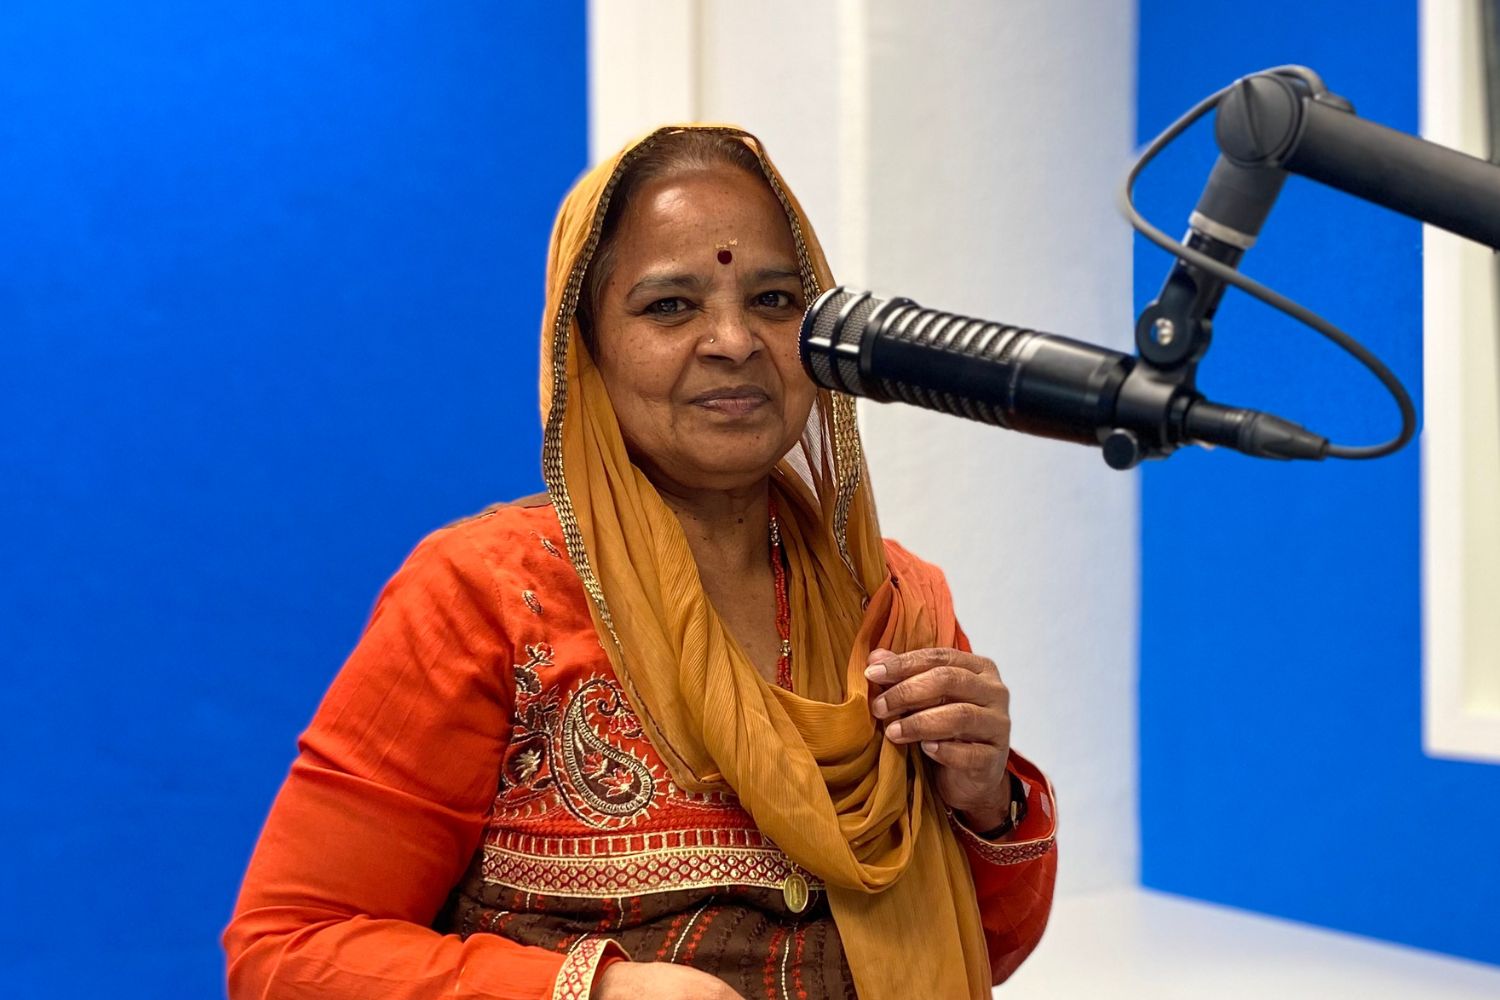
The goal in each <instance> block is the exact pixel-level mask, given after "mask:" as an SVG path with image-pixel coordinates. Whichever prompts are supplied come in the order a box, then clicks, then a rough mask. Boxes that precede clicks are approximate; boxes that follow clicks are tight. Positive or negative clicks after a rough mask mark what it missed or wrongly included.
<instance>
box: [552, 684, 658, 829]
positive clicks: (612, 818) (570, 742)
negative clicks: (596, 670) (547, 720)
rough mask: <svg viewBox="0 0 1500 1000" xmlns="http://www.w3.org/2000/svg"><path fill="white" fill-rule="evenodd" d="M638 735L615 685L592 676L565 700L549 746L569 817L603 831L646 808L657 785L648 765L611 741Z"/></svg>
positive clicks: (632, 715) (625, 820)
mask: <svg viewBox="0 0 1500 1000" xmlns="http://www.w3.org/2000/svg"><path fill="white" fill-rule="evenodd" d="M640 735H641V727H640V720H639V719H637V718H635V715H634V713H632V712H631V711H630V707H629V706H628V705H627V704H626V703H625V697H624V693H623V692H622V691H621V690H620V687H619V685H618V684H616V683H615V682H614V681H612V680H608V679H605V678H602V677H596V678H595V679H593V680H591V681H588V682H587V683H585V684H584V685H583V686H582V687H580V688H578V689H577V690H576V691H574V692H573V693H572V694H571V695H569V697H568V703H567V707H566V708H565V709H564V710H563V716H562V721H561V723H560V724H559V725H558V727H557V728H556V729H555V730H554V732H553V740H552V747H551V750H552V754H553V760H554V761H555V762H557V771H556V773H555V775H554V777H555V778H556V780H557V783H558V791H559V792H560V793H561V797H562V802H563V805H564V806H566V807H567V809H568V811H569V812H571V813H573V815H574V816H576V817H578V818H579V819H580V820H582V821H583V822H584V823H587V824H588V825H589V826H592V827H596V828H599V829H604V828H609V827H617V826H620V825H621V824H624V823H628V822H629V821H631V820H632V819H634V818H635V817H636V816H638V815H640V814H641V813H643V812H645V811H646V810H647V809H648V808H649V807H650V805H651V802H652V800H653V799H654V798H655V796H656V791H657V784H658V783H657V779H656V777H655V776H654V775H653V774H652V773H651V765H650V764H648V763H647V762H646V761H645V760H644V759H642V757H640V756H637V755H636V754H635V753H633V752H632V751H630V750H629V749H627V748H625V747H622V746H620V745H618V744H617V743H616V742H614V741H613V740H611V739H610V738H609V737H614V739H615V740H622V739H639V738H640Z"/></svg>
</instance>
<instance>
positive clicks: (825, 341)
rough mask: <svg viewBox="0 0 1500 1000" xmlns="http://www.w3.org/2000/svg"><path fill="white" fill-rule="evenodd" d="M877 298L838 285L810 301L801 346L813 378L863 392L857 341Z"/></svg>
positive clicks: (829, 385) (833, 386) (832, 386)
mask: <svg viewBox="0 0 1500 1000" xmlns="http://www.w3.org/2000/svg"><path fill="white" fill-rule="evenodd" d="M881 301H882V300H880V299H877V298H875V297H874V296H873V295H871V294H869V293H868V292H862V291H860V290H858V289H850V288H844V287H838V288H834V289H832V290H831V291H829V292H828V293H826V294H825V295H824V296H823V297H822V298H820V299H819V300H818V301H817V302H816V303H814V304H813V308H812V309H811V310H810V311H809V313H808V316H807V320H808V325H807V326H806V327H805V328H804V330H803V334H802V348H803V358H804V360H805V361H806V363H807V366H808V369H809V374H811V375H812V377H813V381H814V382H817V383H818V384H819V385H821V386H824V387H825V388H829V389H836V390H838V391H840V392H845V393H849V394H850V395H854V396H862V395H865V386H864V383H863V381H862V380H861V379H860V376H859V342H860V338H861V337H862V336H863V335H864V331H865V324H866V323H867V322H868V320H869V318H870V314H871V313H872V312H874V311H875V307H876V306H878V305H880V303H881Z"/></svg>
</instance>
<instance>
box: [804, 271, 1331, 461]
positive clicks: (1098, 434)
mask: <svg viewBox="0 0 1500 1000" xmlns="http://www.w3.org/2000/svg"><path fill="white" fill-rule="evenodd" d="M799 346H800V350H801V355H802V366H803V367H804V368H805V369H806V370H807V373H808V374H809V375H810V376H811V377H812V380H813V381H814V382H816V383H817V384H818V385H821V386H823V387H824V388H827V389H833V390H835V391H838V392H843V393H848V394H849V395H853V396H864V397H865V398H867V399H873V400H875V401H876V402H881V403H891V402H902V403H910V404H912V405H914V406H921V407H925V408H926V409H929V410H938V411H939V412H942V413H949V414H952V415H954V416H958V417H966V418H968V419H970V420H978V421H981V422H983V423H987V424H995V425H997V426H999V427H1005V428H1007V429H1010V430H1015V431H1021V432H1022V433H1026V434H1034V435H1038V436H1041V437H1048V438H1054V439H1057V440H1062V441H1075V442H1078V443H1080V444H1089V445H1096V446H1099V447H1102V448H1103V451H1104V458H1105V461H1107V462H1108V463H1109V465H1110V466H1112V467H1114V468H1116V469H1128V468H1131V467H1132V466H1134V465H1136V464H1138V463H1139V462H1140V461H1141V460H1142V459H1145V458H1160V457H1164V456H1166V455H1169V454H1171V453H1172V452H1173V451H1174V450H1176V449H1177V447H1178V446H1180V445H1181V444H1184V443H1187V442H1194V441H1196V442H1201V443H1204V444H1213V445H1225V446H1227V447H1230V448H1234V449H1236V450H1238V451H1242V452H1245V453H1246V454H1250V455H1255V456H1258V457H1261V458H1281V459H1290V458H1311V459H1320V458H1322V457H1323V456H1324V454H1325V453H1326V451H1327V448H1328V442H1327V441H1326V440H1325V439H1323V438H1321V437H1318V436H1317V435H1315V434H1312V433H1310V432H1308V431H1306V430H1304V429H1303V428H1301V427H1298V426H1297V425H1296V424H1292V423H1290V422H1288V421H1284V420H1280V419H1279V418H1276V417H1272V416H1271V415H1270V414H1264V413H1259V412H1257V411H1255V410H1246V409H1237V408H1231V407H1224V406H1219V405H1218V404H1215V403H1210V402H1208V401H1207V400H1205V399H1203V397H1202V396H1201V395H1199V394H1198V393H1197V392H1196V391H1195V390H1194V389H1193V388H1192V386H1191V384H1190V383H1184V382H1183V381H1181V380H1179V379H1175V378H1172V377H1169V376H1168V375H1166V374H1164V373H1163V372H1162V371H1160V370H1158V369H1156V368H1153V367H1151V366H1149V365H1146V364H1142V363H1141V362H1140V359H1139V358H1137V357H1135V356H1133V355H1129V354H1125V353H1122V352H1120V351H1114V350H1110V349H1109V348H1107V347H1099V346H1096V345H1094V344H1087V343H1084V342H1082V341H1078V340H1072V339H1069V338H1067V337H1059V336H1057V335H1055V334H1050V333H1038V332H1037V331H1035V330H1028V329H1024V328H1022V327H1015V326H1007V325H1006V324H1004V323H994V322H990V321H988V320H982V319H974V318H972V317H968V316H959V315H956V314H954V313H946V312H941V311H939V310H937V309H925V308H923V307H922V306H919V305H917V304H916V303H915V302H913V301H911V300H910V299H903V298H891V299H880V298H876V297H875V296H873V295H871V294H870V293H869V292H865V291H860V290H858V289H852V288H845V287H843V286H840V287H837V288H832V289H829V290H828V291H826V292H824V293H823V294H822V295H820V296H819V297H818V300H817V301H816V302H814V303H813V304H812V306H811V307H810V308H809V309H808V310H807V314H806V315H805V316H804V317H803V319H802V331H801V337H800V345H799Z"/></svg>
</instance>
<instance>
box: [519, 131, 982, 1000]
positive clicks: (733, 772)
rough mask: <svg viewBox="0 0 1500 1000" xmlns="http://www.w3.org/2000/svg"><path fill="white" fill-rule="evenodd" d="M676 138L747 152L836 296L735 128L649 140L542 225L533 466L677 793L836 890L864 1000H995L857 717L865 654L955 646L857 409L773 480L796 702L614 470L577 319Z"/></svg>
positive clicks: (935, 857)
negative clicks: (623, 194)
mask: <svg viewBox="0 0 1500 1000" xmlns="http://www.w3.org/2000/svg"><path fill="white" fill-rule="evenodd" d="M685 128H704V129H712V130H714V131H718V132H720V133H722V134H726V135H730V136H733V137H736V138H738V139H739V140H740V141H743V142H745V143H746V144H747V145H748V146H749V147H750V148H751V149H752V150H753V151H755V153H756V154H757V156H758V157H759V159H760V162H761V165H762V169H763V170H764V172H765V175H766V179H767V181H768V182H769V183H770V185H771V187H772V189H773V190H774V191H775V193H776V195H777V197H778V198H779V199H780V201H781V203H782V205H783V206H784V207H785V209H786V212H787V219H788V222H789V224H790V225H791V228H792V235H793V238H794V240H795V242H796V245H797V252H798V257H799V265H800V268H801V275H802V284H803V289H804V292H805V294H806V295H807V297H808V301H811V300H812V299H813V298H814V297H816V296H817V295H818V293H819V292H820V291H821V290H823V289H825V288H827V287H830V285H831V283H832V279H831V277H830V274H829V270H828V265H827V262H826V261H825V260H824V257H823V252H822V249H821V248H820V247H819V245H818V242H817V238H816V237H815V236H814V235H813V231H812V227H811V226H810V225H809V224H808V222H807V220H806V218H805V217H804V215H803V214H802V210H801V208H800V206H799V205H798V204H797V202H796V200H795V199H794V198H793V197H792V195H791V193H790V192H789V191H787V189H786V187H785V185H784V184H783V183H782V180H781V177H780V175H779V174H778V173H777V172H776V169H775V167H773V166H772V165H771V163H770V161H769V160H768V159H766V157H765V154H764V152H763V151H762V150H761V147H760V144H759V142H758V141H757V140H755V139H754V138H753V137H752V136H750V135H749V134H747V133H745V132H743V131H741V130H739V129H736V128H731V127H728V126H673V127H669V128H664V129H658V130H657V131H655V132H653V133H651V134H650V135H648V136H646V137H645V138H643V139H641V140H640V141H639V142H636V143H633V144H632V145H630V146H628V147H627V148H626V149H624V150H622V151H621V152H620V153H619V154H618V155H616V156H615V157H613V158H611V159H610V160H608V161H606V162H604V163H602V164H600V165H599V166H598V167H596V168H595V169H594V170H593V171H591V172H590V173H589V174H587V175H586V176H585V177H584V178H583V179H582V180H580V181H579V182H578V184H577V185H576V186H575V187H574V188H573V190H572V192H570V193H569V195H568V197H567V199H566V200H565V201H564V203H563V206H562V209H561V211H560V212H559V214H558V218H557V223H556V227H555V229H554V231H553V237H552V245H551V252H550V254H549V260H548V272H547V310H546V314H545V319H544V322H543V331H542V387H541V388H542V412H543V417H544V421H545V428H546V429H545V437H544V444H543V472H544V476H545V479H546V483H547V488H548V491H549V492H550V494H551V496H552V500H553V503H554V505H555V507H556V509H557V513H558V517H559V519H560V520H561V522H562V526H563V534H564V537H565V538H566V541H567V548H568V555H569V557H570V558H571V560H572V562H573V565H574V566H575V567H576V569H577V570H578V574H579V576H580V578H581V579H582V581H583V584H584V588H585V590H586V591H587V592H588V594H589V597H590V604H591V609H592V613H593V616H594V621H595V624H596V625H597V627H598V629H599V633H600V636H601V638H603V639H604V643H605V647H606V649H607V650H608V652H609V655H610V659H611V661H612V662H613V664H614V668H615V672H616V674H617V675H618V677H619V679H620V681H621V683H622V685H623V687H624V689H625V691H626V693H627V695H628V697H629V699H630V701H631V704H632V706H633V708H634V709H635V711H636V713H637V714H638V715H639V716H640V718H641V721H642V724H643V725H644V727H645V729H646V732H647V735H648V736H649V738H650V739H651V742H652V745H653V746H654V747H655V748H656V750H657V751H658V753H660V754H661V756H662V758H663V759H664V760H665V762H666V763H667V766H668V767H669V768H670V770H671V772H672V777H673V780H675V781H676V782H677V784H678V785H680V786H682V787H683V788H686V789H688V790H691V791H708V790H726V789H727V790H731V791H732V792H733V793H734V794H735V795H736V796H738V798H739V800H740V802H741V804H742V805H743V806H744V808H745V809H746V810H747V811H748V812H749V813H750V815H751V816H753V817H754V819H755V822H756V824H757V826H758V827H759V828H760V830H761V831H762V832H763V833H764V834H766V835H767V836H768V837H770V838H771V839H772V840H773V841H774V842H775V843H776V844H777V846H779V847H780V848H781V849H782V850H783V851H785V852H786V853H787V855H788V856H789V857H790V858H791V859H792V860H793V861H795V862H796V863H797V864H799V865H801V866H802V867H803V868H805V869H807V870H808V871H810V872H812V873H813V874H815V875H817V876H818V877H820V878H822V879H823V880H824V881H825V882H826V883H827V886H828V896H829V902H830V906H831V908H832V912H833V916H834V920H835V923H836V925H837V927H838V930H839V936H840V938H841V940H842V942H843V945H844V951H845V954H846V956H847V958H848V961H849V967H850V969H851V971H852V973H853V976H854V982H855V986H856V988H857V989H858V991H859V995H860V996H861V997H863V998H865V1000H896V998H901V1000H907V998H910V997H918V996H921V997H964V996H969V997H988V996H989V995H990V970H989V964H988V959H987V957H986V949H985V941H984V934H983V931H982V929H981V926H980V922H979V911H978V907H977V904H976V903H975V898H974V886H973V882H972V880H971V877H970V874H969V870H968V865H967V862H966V860H965V858H964V855H963V852H962V850H961V849H960V847H959V846H958V844H957V842H956V840H955V839H954V836H953V833H952V830H951V829H950V827H949V825H948V822H947V818H946V815H945V812H944V809H943V806H942V804H941V803H940V802H939V800H938V799H937V797H936V793H935V791H934V789H933V786H932V784H931V782H930V780H929V778H928V774H927V770H926V766H925V764H924V762H923V760H922V758H921V755H920V753H919V752H912V751H909V750H908V749H906V748H904V747H899V746H896V745H894V744H892V743H890V742H888V741H886V740H885V739H883V738H882V736H881V734H880V732H879V731H878V730H877V729H876V727H875V725H874V723H873V721H872V718H871V715H870V710H869V705H868V697H869V695H868V686H867V683H866V681H865V679H864V672H863V671H864V665H865V658H866V656H867V655H868V653H869V651H870V650H871V649H872V648H874V647H876V646H883V647H886V648H889V649H895V650H898V651H901V650H907V649H916V648H922V647H926V646H935V645H939V646H948V645H953V644H954V640H955V634H956V624H955V621H954V617H953V609H952V604H951V600H950V598H949V596H948V592H947V588H946V585H945V584H944V583H943V582H942V579H941V577H940V576H939V575H938V574H936V573H935V572H931V571H924V570H923V569H922V568H920V567H917V566H914V567H913V568H912V569H911V571H910V572H907V573H904V574H903V575H902V577H901V578H900V580H899V581H898V580H895V579H893V578H892V576H891V574H890V571H889V569H888V567H887V565H886V559H885V552H884V548H883V545H882V542H881V539H880V533H879V528H878V526H877V524H876V520H875V515H874V506H873V503H872V500H871V496H870V493H869V487H868V485H867V481H866V477H865V475H864V460H863V456H862V453H861V450H860V444H859V438H858V434H857V431H856V430H855V425H854V405H853V400H852V399H850V398H849V397H845V396H836V395H834V394H832V393H829V392H826V391H820V392H819V393H818V399H817V403H816V405H815V407H814V412H813V415H812V419H811V420H810V421H809V426H808V430H807V433H806V434H805V435H804V436H803V439H802V442H801V444H800V445H799V446H798V447H797V448H795V449H793V452H792V453H791V454H789V455H788V456H787V458H786V459H784V460H783V462H782V463H781V465H780V466H779V467H778V469H777V471H776V473H775V475H774V478H773V483H772V488H773V490H774V491H775V493H776V495H777V498H778V503H779V507H780V510H781V512H782V513H781V522H782V529H781V530H782V536H783V541H784V544H785V549H786V554H787V560H788V564H789V566H790V568H791V573H790V579H789V589H790V593H791V598H792V609H793V610H792V620H793V634H792V645H793V653H792V664H793V686H794V687H795V689H796V691H797V692H798V693H796V694H793V693H791V692H788V691H785V690H782V689H781V688H779V687H776V686H775V685H772V684H768V683H766V681H765V680H764V679H763V678H762V677H761V675H760V674H759V672H758V671H757V670H756V669H755V667H754V666H753V665H752V664H751V663H750V661H749V660H748V658H747V657H746V656H745V654H744V653H743V651H742V650H741V649H740V647H739V645H738V643H736V642H735V641H734V639H733V638H732V637H731V636H730V634H729V633H728V631H727V629H726V628H725V626H724V625H723V623H722V622H721V621H720V619H719V617H718V615H717V614H716V613H715V612H714V609H713V607H712V605H711V604H710V602H709V600H708V598H707V597H706V596H705V594H704V592H703V588H702V586H701V585H700V582H699V579H698V573H697V568H696V566H695V564H694V562H693V558H692V554H691V552H690V551H689V549H688V545H687V541H686V539H685V537H684V535H683V532H682V529H681V527H680V525H679V523H678V521H677V519H676V517H675V516H674V515H673V514H672V512H671V511H670V510H668V508H667V507H666V506H665V504H664V503H663V502H662V500H661V498H660V497H659V496H658V494H657V492H656V490H655V489H654V488H653V487H652V485H651V484H650V482H648V481H647V480H646V478H645V476H644V475H643V474H642V473H641V472H640V470H639V469H637V468H636V467H635V466H634V465H632V464H631V462H630V459H629V457H628V456H627V454H626V450H625V444H624V441H623V439H622V437H621V435H620V430H619V427H618V425H617V424H616V422H615V417H614V412H613V410H612V409H611V406H610V402H609V396H608V394H607V393H606V392H605V389H604V385H603V383H602V381H601V378H600V375H599V372H598V370H597V369H596V368H595V367H594V364H593V362H592V360H591V359H590V358H589V356H588V354H587V351H586V350H585V349H584V348H583V345H582V341H581V339H580V336H579V331H578V323H577V320H576V318H575V313H576V310H577V306H578V299H579V295H580V293H581V289H582V285H583V276H584V272H585V270H586V268H587V267H588V262H589V260H590V259H591V257H592V256H593V253H594V250H595V248H596V246H597V243H598V239H599V231H600V227H601V225H602V220H603V218H604V213H605V210H606V208H607V206H608V201H609V198H610V195H611V192H612V191H613V189H614V186H615V184H616V182H617V180H618V178H619V176H620V171H621V169H622V168H623V167H624V166H626V165H628V163H629V161H630V160H631V159H632V158H633V157H634V156H636V155H638V154H639V153H640V152H641V151H643V150H644V149H646V148H647V147H649V145H650V144H651V143H653V142H655V141H657V140H658V139H659V138H660V137H661V136H663V135H665V134H667V133H669V132H672V131H677V130H680V129H685ZM866 599H868V601H867V603H868V606H867V607H866V606H865V604H866Z"/></svg>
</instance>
